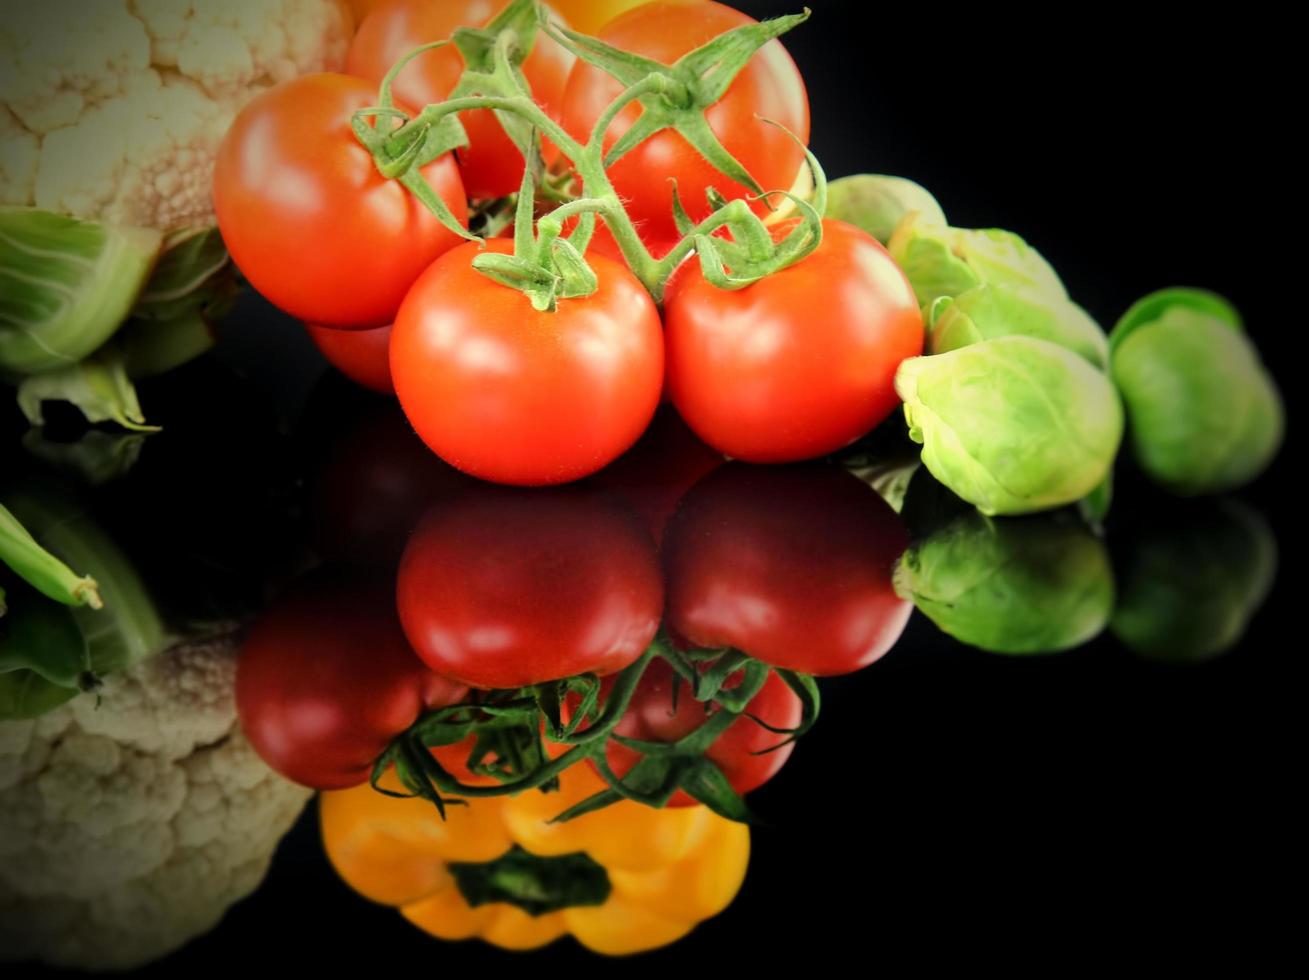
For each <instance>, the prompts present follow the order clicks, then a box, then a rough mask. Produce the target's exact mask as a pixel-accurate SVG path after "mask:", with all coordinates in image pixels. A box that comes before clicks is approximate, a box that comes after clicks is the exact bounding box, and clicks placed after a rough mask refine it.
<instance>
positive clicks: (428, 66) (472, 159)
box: [346, 0, 576, 199]
mask: <svg viewBox="0 0 1309 980" xmlns="http://www.w3.org/2000/svg"><path fill="white" fill-rule="evenodd" d="M507 2H508V0H383V2H382V3H379V4H377V6H376V7H375V8H374V9H373V11H372V13H370V14H369V15H368V16H367V17H366V18H365V19H364V21H363V23H362V24H360V25H359V33H357V34H356V35H355V39H354V41H353V42H352V43H351V45H350V53H349V55H348V56H347V59H346V66H347V70H348V71H349V72H350V74H352V75H358V76H360V77H361V78H367V79H369V80H370V81H374V82H378V81H381V79H382V76H383V75H385V74H386V73H387V72H388V71H389V70H390V69H391V66H392V65H394V64H395V63H396V62H397V61H399V60H400V59H401V58H402V57H403V56H404V55H405V54H407V53H408V52H410V51H412V50H413V49H414V48H417V47H419V46H420V45H423V44H427V43H429V42H431V41H440V40H443V39H445V38H448V37H450V36H451V35H452V34H454V31H455V28H457V27H480V26H482V25H484V24H486V23H487V22H488V21H490V20H491V19H492V18H493V17H495V15H496V14H498V13H499V12H500V11H501V10H503V9H504V7H505V5H506V4H507ZM551 13H552V14H553V11H551ZM553 16H554V18H555V19H557V20H561V21H562V18H559V16H558V14H553ZM575 60H576V59H575V58H574V57H573V54H572V52H571V51H569V50H568V49H567V48H565V47H563V46H562V45H560V44H559V43H558V42H557V41H555V40H553V39H552V38H550V37H549V36H548V35H547V34H546V33H545V32H544V31H538V32H537V35H536V41H535V43H534V44H533V47H532V53H531V54H530V55H528V57H527V60H526V61H524V62H523V75H524V76H525V77H526V78H527V82H528V84H529V85H530V86H531V88H532V96H533V98H535V99H536V102H537V104H538V105H540V106H541V107H542V108H544V109H545V110H546V112H547V113H549V114H550V115H551V116H552V117H554V118H556V119H557V118H558V117H559V106H560V103H561V102H562V100H563V94H564V86H565V85H566V84H567V82H568V72H569V70H570V69H571V68H572V67H573V62H574V61H575ZM463 70H464V62H463V58H461V57H460V55H459V52H458V50H457V49H456V48H455V47H454V45H447V46H445V47H443V48H437V49H436V50H435V51H425V52H423V53H422V54H421V55H419V56H418V57H417V58H415V59H414V60H413V61H412V62H410V63H409V64H408V65H406V66H405V69H404V70H403V71H402V72H400V74H399V76H397V78H396V81H395V85H394V87H393V89H392V91H393V92H394V94H395V97H396V99H397V100H398V101H401V102H405V103H407V104H409V105H414V106H425V105H428V104H430V103H433V102H443V101H445V99H446V98H447V97H448V96H449V94H450V92H452V91H453V90H454V87H455V85H456V84H458V82H459V76H460V75H461V74H462V73H463ZM459 118H460V120H461V121H462V122H463V124H464V129H465V130H466V131H467V133H468V146H467V147H465V148H464V149H462V150H460V151H459V169H460V171H461V172H462V173H463V178H464V186H465V187H466V188H467V190H468V196H469V197H471V198H474V199H479V198H494V197H505V196H506V195H509V194H512V193H514V192H515V191H517V190H518V185H519V183H520V182H521V181H522V179H523V155H522V154H521V153H519V152H518V148H517V147H515V146H514V144H513V142H512V141H511V140H510V139H509V137H508V136H506V135H505V131H504V128H503V127H502V126H501V125H500V123H499V121H498V120H497V119H496V116H495V113H494V112H492V111H491V110H490V109H480V110H477V111H474V112H464V113H460V116H459Z"/></svg>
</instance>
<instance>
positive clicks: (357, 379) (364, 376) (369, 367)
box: [305, 323, 395, 395]
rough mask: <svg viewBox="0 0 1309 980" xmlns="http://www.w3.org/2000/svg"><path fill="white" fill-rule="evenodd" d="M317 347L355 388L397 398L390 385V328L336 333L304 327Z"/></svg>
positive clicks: (393, 386)
mask: <svg viewBox="0 0 1309 980" xmlns="http://www.w3.org/2000/svg"><path fill="white" fill-rule="evenodd" d="M305 331H306V332H307V333H308V334H309V339H310V340H312V341H313V342H314V346H315V347H317V348H318V350H319V351H320V352H321V353H322V355H323V356H324V357H325V358H327V361H328V363H329V364H331V365H332V367H334V368H336V369H337V370H338V371H340V372H341V373H342V374H344V375H345V376H346V377H347V378H349V379H350V380H351V381H353V382H354V383H355V384H358V385H363V386H364V387H365V388H368V389H371V390H372V391H376V392H377V393H378V394H381V395H394V394H395V385H393V384H392V383H391V356H390V348H391V325H390V324H387V325H386V326H384V327H375V328H373V329H372V330H337V329H333V328H332V327H316V326H314V325H313V324H311V323H306V324H305Z"/></svg>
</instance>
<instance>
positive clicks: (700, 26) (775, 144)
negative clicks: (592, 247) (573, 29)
mask: <svg viewBox="0 0 1309 980" xmlns="http://www.w3.org/2000/svg"><path fill="white" fill-rule="evenodd" d="M751 23H754V21H753V18H750V17H747V16H746V15H745V14H743V13H741V12H740V11H737V10H733V9H732V8H731V7H727V6H724V5H723V4H721V3H712V2H706V0H694V2H686V0H659V2H655V3H647V4H643V5H642V6H640V7H637V8H636V9H635V10H631V11H628V12H627V13H625V14H622V15H620V16H619V17H617V18H615V19H614V20H612V21H610V22H609V23H608V24H607V25H605V27H604V29H603V30H601V32H600V34H599V37H600V39H601V40H603V41H605V42H607V43H608V44H611V45H613V46H615V47H618V48H622V49H623V50H625V51H631V52H634V53H636V54H639V55H642V56H644V57H646V58H649V59H651V60H652V61H658V62H661V63H663V64H665V65H671V64H673V63H674V62H676V61H677V59H678V58H680V57H681V56H682V55H684V54H686V53H687V52H689V51H693V50H695V49H696V48H698V47H700V46H701V45H702V44H705V43H706V42H708V41H711V40H713V39H714V38H715V37H717V36H718V35H719V34H722V33H724V32H725V31H729V30H732V29H734V28H737V27H741V26H743V25H745V24H751ZM622 91H623V85H622V83H620V82H619V81H617V80H616V79H615V78H613V76H611V75H609V74H607V73H606V72H604V71H602V70H601V69H599V68H596V67H594V66H593V65H589V64H587V63H586V62H583V61H578V62H577V64H576V65H575V66H574V67H573V71H572V74H571V75H570V76H569V78H568V88H567V90H566V91H565V93H564V112H563V124H564V127H565V128H566V129H567V130H568V132H569V134H570V135H572V136H573V138H574V139H578V140H582V141H585V140H586V139H587V138H588V137H589V136H590V134H591V130H592V128H593V127H594V126H595V124H596V122H597V121H598V120H599V118H600V116H601V115H602V114H603V113H604V111H605V109H606V108H607V107H608V106H609V105H610V103H612V102H613V101H614V99H616V98H617V97H618V96H619V95H620V94H622ZM641 111H642V110H641V107H640V105H639V104H633V105H631V106H629V107H628V108H627V109H626V110H624V111H623V112H622V113H621V114H620V115H619V116H618V118H617V119H616V120H614V122H613V124H612V125H611V126H610V127H609V131H608V133H606V134H605V147H606V149H607V148H608V147H610V146H612V145H613V144H614V143H616V142H617V141H618V139H619V138H620V137H621V136H622V135H623V134H624V133H625V132H627V130H628V129H629V128H630V127H631V126H632V124H633V123H634V122H635V121H636V120H637V119H638V118H639V117H640V115H641ZM760 116H762V117H763V118H765V119H772V120H774V121H776V122H778V123H781V124H782V125H783V126H785V127H786V128H787V129H789V130H790V131H791V132H793V133H794V134H795V135H796V136H798V137H799V138H800V139H801V140H803V141H805V142H808V140H809V99H808V96H807V95H806V94H805V87H804V80H803V79H802V78H801V77H800V71H799V69H798V68H796V66H795V62H793V61H792V60H791V56H790V55H789V54H787V53H786V49H785V48H784V47H782V44H781V42H780V41H777V40H774V41H770V42H769V43H768V44H766V45H765V46H764V47H763V48H761V49H760V50H759V51H758V52H756V54H755V55H754V57H753V58H752V59H751V60H750V62H749V63H748V64H747V65H746V66H745V68H744V69H742V71H741V73H740V74H739V75H738V76H737V77H736V80H735V81H734V82H733V83H732V86H731V87H730V88H729V89H728V90H727V92H726V94H725V95H724V96H723V97H722V98H721V99H719V100H718V102H717V103H716V104H715V105H713V106H712V107H710V109H709V110H708V112H707V113H706V118H707V119H708V121H709V128H710V129H712V130H713V131H714V134H715V135H716V136H717V137H718V139H719V142H721V143H722V144H723V146H725V147H726V148H727V150H728V152H729V153H731V154H732V156H733V157H735V158H736V159H737V161H739V162H740V163H741V164H742V166H744V167H745V169H746V171H747V172H749V173H750V175H751V176H753V177H754V179H755V180H756V181H758V182H759V184H760V185H761V186H762V187H763V188H764V189H765V190H787V189H789V188H790V187H791V185H792V184H793V183H795V178H796V174H797V173H798V172H799V170H800V167H801V166H802V165H803V164H804V154H803V152H801V150H800V148H799V147H798V146H796V144H795V142H794V141H793V140H792V139H791V137H790V136H788V135H787V134H786V133H785V132H783V131H782V130H781V129H778V128H777V127H776V126H770V125H768V124H767V123H765V122H762V121H761V120H760V119H759V118H758V117H760ZM609 176H610V179H611V180H612V181H613V184H614V187H615V189H616V190H617V191H618V195H619V196H620V197H621V198H623V200H624V202H625V204H626V207H627V210H628V213H629V214H630V215H631V217H632V218H633V220H634V221H636V222H637V227H638V229H639V231H640V233H641V237H642V239H643V240H644V241H645V243H646V245H647V246H649V247H650V248H651V249H652V250H653V251H654V253H655V254H656V255H663V254H664V253H666V252H667V251H668V250H669V249H670V248H671V247H672V246H673V245H674V244H675V243H676V242H677V241H678V240H679V239H680V238H681V235H679V234H678V232H677V225H676V222H675V221H674V220H673V192H672V184H671V182H670V180H669V178H676V180H677V189H678V194H679V196H680V197H681V199H682V203H683V204H684V205H685V206H686V210H687V212H688V213H689V214H690V215H691V217H692V218H694V219H695V220H697V221H698V220H700V219H702V218H705V217H708V215H709V204H708V202H707V201H706V199H705V191H706V190H708V189H709V188H710V187H714V188H716V189H717V190H718V191H719V192H720V193H722V194H723V195H725V196H726V197H728V198H729V199H733V198H739V197H746V196H748V195H750V194H751V193H752V192H751V191H750V190H749V188H747V187H744V186H742V185H740V184H738V183H736V182H735V181H732V180H729V179H728V178H727V177H725V176H723V174H722V173H720V172H719V171H718V170H716V169H715V168H714V167H713V166H712V165H710V164H709V163H708V162H707V161H706V160H705V159H704V157H702V156H701V155H700V153H699V152H698V151H697V150H696V149H695V148H694V147H693V146H691V144H689V143H688V142H687V141H686V140H685V139H683V138H682V136H681V135H680V134H679V133H676V132H674V131H673V130H664V131H663V132H661V133H657V134H655V135H654V136H653V137H651V138H650V139H649V140H647V141H646V142H644V143H642V144H641V145H640V146H639V147H637V148H636V149H634V150H632V151H631V152H630V153H628V154H627V155H626V156H625V157H623V158H622V159H621V160H619V161H618V162H617V163H616V164H614V165H613V166H612V167H610V168H609ZM755 209H756V211H757V212H758V213H760V214H763V213H764V212H765V211H766V210H767V206H766V205H765V204H764V203H763V202H759V203H757V204H756V205H755ZM605 251H608V247H607V246H606V247H605Z"/></svg>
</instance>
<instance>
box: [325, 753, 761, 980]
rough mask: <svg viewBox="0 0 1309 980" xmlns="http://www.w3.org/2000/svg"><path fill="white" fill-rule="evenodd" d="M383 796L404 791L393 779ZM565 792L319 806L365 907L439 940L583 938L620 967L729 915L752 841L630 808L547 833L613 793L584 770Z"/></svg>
mask: <svg viewBox="0 0 1309 980" xmlns="http://www.w3.org/2000/svg"><path fill="white" fill-rule="evenodd" d="M388 779H390V780H392V781H390V782H388V781H387V780H384V781H383V785H384V786H386V787H387V788H389V789H396V790H398V789H399V788H400V787H399V785H398V783H396V782H394V781H393V777H390V776H389V775H388ZM560 783H561V785H560V789H559V791H558V792H553V793H539V792H535V791H532V792H529V793H525V794H523V795H522V796H519V797H513V798H509V797H497V798H491V799H478V800H471V801H469V803H468V805H467V806H451V807H447V809H446V819H445V820H444V821H442V820H441V819H440V817H438V816H437V813H436V811H435V809H434V808H433V807H432V804H431V803H428V802H426V801H424V800H420V799H396V798H393V797H388V796H384V795H382V794H381V793H378V792H376V791H375V790H373V789H372V788H371V787H369V786H367V785H364V786H357V787H354V788H352V789H346V790H339V791H335V792H326V793H323V794H322V796H321V802H320V817H321V820H322V832H323V845H324V847H325V849H326V851H327V856H328V858H329V859H330V860H331V862H332V865H333V867H335V868H336V870H337V872H338V873H339V874H340V875H341V877H342V878H344V879H345V881H346V882H347V883H348V884H349V885H350V887H351V888H353V889H354V890H355V891H357V892H359V894H361V895H363V896H364V897H365V898H368V899H370V900H372V901H374V902H379V903H381V904H383V905H391V906H395V907H398V908H399V910H400V913H401V914H402V915H404V917H405V918H407V919H408V920H409V921H410V922H412V923H414V925H416V926H418V927H419V928H420V929H422V930H423V931H425V932H427V933H429V934H431V935H433V936H436V937H438V938H440V939H472V938H480V939H482V940H484V941H486V942H489V943H491V944H493V945H495V946H500V947H503V948H505V949H535V948H537V947H539V946H544V945H546V944H547V943H550V942H553V941H554V940H556V939H558V938H559V937H560V936H563V935H565V934H571V935H573V936H575V937H576V938H577V940H578V941H579V942H580V943H582V945H584V946H586V947H588V948H589V949H592V950H594V951H595V952H597V953H605V954H608V955H611V956H618V955H623V954H627V953H639V952H642V951H644V950H650V949H656V948H657V947H660V946H666V945H668V944H669V943H673V942H676V941H677V940H678V939H680V938H682V937H683V936H685V935H686V934H687V933H688V932H690V931H691V930H692V929H693V928H694V927H695V925H696V924H697V923H699V922H702V921H703V920H705V919H708V918H711V917H712V916H715V915H717V914H718V913H719V912H721V911H723V909H725V908H727V906H728V905H729V904H731V902H732V899H733V898H735V897H736V893H737V892H738V891H739V890H740V888H741V883H742V881H744V879H745V869H746V865H747V864H748V863H749V859H750V831H749V829H748V828H747V827H746V826H744V825H743V824H739V823H734V822H732V821H730V820H726V819H724V818H722V817H720V816H718V815H717V814H715V813H713V812H711V811H709V810H708V809H706V808H705V807H702V806H696V807H685V808H676V809H663V810H655V809H651V808H650V807H646V806H642V805H641V804H639V803H633V802H630V801H626V800H624V801H622V802H620V803H616V804H614V805H613V806H610V807H607V808H605V809H603V810H599V811H596V812H594V813H589V814H587V815H585V816H582V817H579V818H577V819H576V820H572V821H569V822H568V823H562V824H551V823H548V820H549V818H550V817H552V816H554V815H555V814H557V813H560V812H562V811H563V810H564V809H566V808H567V807H569V806H571V805H573V804H574V803H577V802H579V801H581V800H583V799H585V798H586V797H587V796H590V795H591V794H592V793H595V792H596V791H598V790H599V789H601V788H603V785H602V783H601V781H600V779H599V777H598V776H596V775H595V774H594V773H593V772H592V771H591V769H590V768H589V767H588V766H586V765H577V766H573V767H572V768H570V769H568V770H567V771H565V772H564V774H563V775H562V776H561V777H560Z"/></svg>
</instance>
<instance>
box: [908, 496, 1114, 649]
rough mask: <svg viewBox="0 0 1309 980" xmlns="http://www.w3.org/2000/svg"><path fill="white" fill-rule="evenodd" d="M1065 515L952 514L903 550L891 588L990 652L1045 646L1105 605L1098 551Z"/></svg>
mask: <svg viewBox="0 0 1309 980" xmlns="http://www.w3.org/2000/svg"><path fill="white" fill-rule="evenodd" d="M1067 517H1068V515H1066V514H1060V515H1046V516H1041V517H1029V518H1023V519H1011V518H998V519H992V518H988V517H983V516H982V515H980V514H978V513H977V512H976V511H974V512H973V513H971V514H968V515H966V516H964V517H961V518H958V519H957V520H955V521H953V522H952V523H950V524H949V525H947V526H946V527H944V528H942V529H941V530H939V531H937V532H935V533H934V534H932V535H931V536H930V537H929V538H927V539H926V540H925V541H921V542H919V543H917V544H915V545H914V546H913V547H911V548H910V549H909V550H908V551H906V552H905V554H904V555H903V557H901V559H900V563H899V565H897V566H896V570H895V578H894V582H895V590H896V593H897V594H898V595H899V596H900V597H901V598H902V599H908V600H909V601H911V602H912V603H913V604H914V605H915V606H916V607H917V608H918V610H919V611H920V612H922V613H923V614H924V615H925V616H926V617H927V618H928V619H930V620H931V621H932V622H934V623H935V624H936V625H937V626H938V627H940V628H941V629H942V630H943V631H945V632H946V633H949V634H950V635H951V636H953V637H954V638H955V639H957V640H961V641H962V642H964V643H967V644H969V645H971V646H975V647H980V648H982V649H983V650H990V651H992V652H994V653H1014V654H1023V653H1055V652H1058V651H1060V650H1068V649H1071V648H1072V647H1075V646H1079V645H1081V644H1083V643H1085V642H1087V641H1088V640H1091V639H1093V638H1095V637H1096V636H1098V635H1099V634H1100V633H1101V632H1102V631H1103V630H1104V628H1105V626H1106V625H1107V624H1108V622H1109V617H1110V615H1111V614H1112V613H1113V609H1114V576H1113V568H1112V565H1111V563H1110V560H1109V552H1108V549H1106V548H1105V546H1104V543H1103V542H1102V541H1101V540H1100V539H1099V538H1097V537H1096V536H1095V535H1094V534H1092V533H1091V532H1090V531H1089V530H1088V529H1087V528H1086V527H1085V526H1084V525H1083V524H1081V523H1080V522H1077V521H1074V520H1070V519H1066V518H1067Z"/></svg>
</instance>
